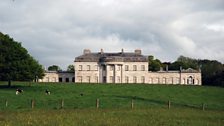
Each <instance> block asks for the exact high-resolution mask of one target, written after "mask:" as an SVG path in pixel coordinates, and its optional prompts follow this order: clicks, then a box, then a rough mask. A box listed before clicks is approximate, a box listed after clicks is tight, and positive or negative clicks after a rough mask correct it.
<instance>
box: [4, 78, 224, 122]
mask: <svg viewBox="0 0 224 126" xmlns="http://www.w3.org/2000/svg"><path fill="white" fill-rule="evenodd" d="M5 85H6V83H3V82H1V84H0V125H12V126H13V125H15V124H16V125H81V126H82V125H84V126H86V125H103V126H104V125H105V126H107V125H127V126H129V125H172V126H174V125H201V126H204V125H220V126H221V125H224V88H220V87H205V86H181V85H145V84H72V83H69V84H68V83H60V84H54V83H31V86H29V83H25V82H14V83H13V87H12V88H7V87H6V86H5ZM16 88H21V89H23V90H24V93H23V94H20V95H15V90H16ZM45 89H48V90H50V91H51V95H45ZM80 94H83V96H81V95H80ZM97 98H98V99H99V100H100V107H99V109H98V110H97V109H96V99H97ZM6 99H7V101H8V105H7V107H6V106H5V100H6ZM31 99H35V108H34V109H31ZM61 99H63V100H64V109H60V107H61ZM132 99H133V101H134V109H131V101H132ZM168 100H170V101H171V108H170V109H167V101H168ZM202 103H204V104H205V111H203V110H202ZM18 122H20V123H19V124H18Z"/></svg>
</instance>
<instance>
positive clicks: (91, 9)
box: [0, 0, 224, 68]
mask: <svg viewBox="0 0 224 126" xmlns="http://www.w3.org/2000/svg"><path fill="white" fill-rule="evenodd" d="M223 6H224V2H223V0H203V1H202V0H187V1H186V0H169V1H163V0H106V1H105V0H66V1H63V0H57V1H53V0H38V1H37V0H15V1H14V2H13V1H11V0H5V1H2V2H1V4H0V17H1V18H0V29H1V31H2V32H4V33H7V34H9V35H10V36H12V37H13V38H14V39H15V40H17V41H20V42H22V44H23V45H24V46H25V47H26V48H27V49H28V50H29V52H30V53H31V55H33V56H34V57H35V58H36V59H38V60H39V62H40V63H41V64H43V65H45V66H49V65H52V64H57V65H60V66H62V67H63V68H66V66H67V65H68V64H72V63H73V61H74V58H75V57H76V56H78V55H80V54H82V51H83V49H84V48H89V49H91V50H92V51H99V50H100V49H101V48H104V50H105V51H109V52H112V51H120V50H121V48H124V50H125V51H133V50H134V49H136V48H141V49H142V50H143V53H144V54H145V55H154V56H155V57H157V58H160V59H162V60H163V61H174V60H175V59H176V58H177V57H178V56H179V55H185V56H190V57H194V58H209V59H216V60H219V61H222V62H224V55H223V54H224V51H223V47H224V43H223V40H224V8H223Z"/></svg>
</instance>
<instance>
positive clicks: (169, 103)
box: [168, 100, 171, 109]
mask: <svg viewBox="0 0 224 126" xmlns="http://www.w3.org/2000/svg"><path fill="white" fill-rule="evenodd" d="M170 105H171V102H170V100H169V101H168V109H170Z"/></svg>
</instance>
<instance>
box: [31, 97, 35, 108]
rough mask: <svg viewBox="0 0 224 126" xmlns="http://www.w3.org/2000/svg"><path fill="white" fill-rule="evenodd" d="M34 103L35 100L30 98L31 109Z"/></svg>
mask: <svg viewBox="0 0 224 126" xmlns="http://www.w3.org/2000/svg"><path fill="white" fill-rule="evenodd" d="M34 105H35V101H34V99H32V100H31V108H32V109H33V108H34Z"/></svg>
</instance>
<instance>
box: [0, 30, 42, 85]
mask: <svg viewBox="0 0 224 126" xmlns="http://www.w3.org/2000/svg"><path fill="white" fill-rule="evenodd" d="M0 52H1V53H0V81H8V86H9V87H10V86H11V81H32V80H36V79H38V78H42V77H43V76H44V70H43V69H42V68H43V67H42V66H41V65H40V64H39V63H38V62H37V61H36V60H35V59H34V58H33V57H32V56H31V55H29V54H28V51H27V50H26V49H25V48H23V47H22V45H21V43H18V42H16V41H14V40H13V39H12V38H10V37H9V36H8V35H4V34H3V33H1V32H0Z"/></svg>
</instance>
